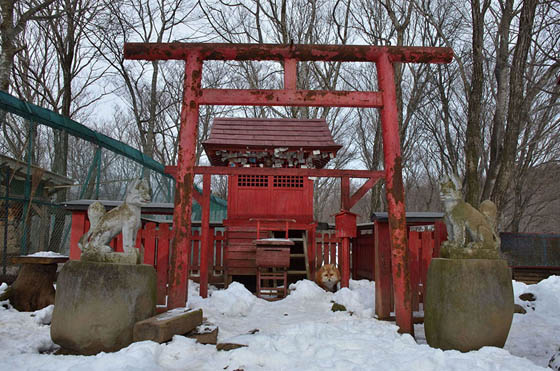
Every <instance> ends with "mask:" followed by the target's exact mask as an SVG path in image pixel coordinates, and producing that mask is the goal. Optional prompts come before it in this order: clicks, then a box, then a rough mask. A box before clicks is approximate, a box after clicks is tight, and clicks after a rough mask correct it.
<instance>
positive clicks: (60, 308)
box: [51, 261, 156, 355]
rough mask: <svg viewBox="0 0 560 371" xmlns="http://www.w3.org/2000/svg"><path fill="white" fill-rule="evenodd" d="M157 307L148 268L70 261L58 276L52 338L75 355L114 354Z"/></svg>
mask: <svg viewBox="0 0 560 371" xmlns="http://www.w3.org/2000/svg"><path fill="white" fill-rule="evenodd" d="M155 307H156V271H155V270H154V268H153V267H152V266H149V265H127V264H107V263H94V262H81V261H71V262H68V263H66V264H65V265H64V267H63V268H62V270H61V272H60V274H59V276H58V280H57V290H56V299H55V307H54V312H53V317H52V323H51V338H52V340H53V341H54V342H55V343H56V344H58V345H60V346H61V347H63V348H65V349H68V350H69V351H72V352H74V353H77V354H84V355H91V354H97V353H99V352H114V351H117V350H119V349H121V348H124V347H126V346H128V345H129V344H131V343H132V331H133V328H134V324H135V323H136V322H138V321H142V320H144V319H146V318H149V317H151V316H153V315H154V313H155Z"/></svg>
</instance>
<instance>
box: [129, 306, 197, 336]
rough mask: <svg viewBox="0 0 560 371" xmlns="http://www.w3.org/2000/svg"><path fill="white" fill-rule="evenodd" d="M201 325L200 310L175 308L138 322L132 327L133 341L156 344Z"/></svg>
mask: <svg viewBox="0 0 560 371" xmlns="http://www.w3.org/2000/svg"><path fill="white" fill-rule="evenodd" d="M201 323H202V309H196V310H191V309H185V308H177V309H173V310H170V311H168V312H165V313H161V314H158V315H157V316H154V317H151V318H148V319H146V320H143V321H140V322H138V323H137V324H135V325H134V341H143V340H152V341H156V342H158V343H163V342H164V341H168V340H170V339H171V338H172V337H173V335H184V334H186V333H187V332H189V331H192V330H193V329H195V328H196V327H197V326H198V325H200V324H201Z"/></svg>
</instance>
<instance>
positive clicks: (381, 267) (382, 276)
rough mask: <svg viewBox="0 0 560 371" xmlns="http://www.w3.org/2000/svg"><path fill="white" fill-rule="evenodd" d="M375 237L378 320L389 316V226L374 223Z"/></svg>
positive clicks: (390, 292) (376, 311)
mask: <svg viewBox="0 0 560 371" xmlns="http://www.w3.org/2000/svg"><path fill="white" fill-rule="evenodd" d="M373 233H374V235H375V314H376V315H377V318H379V319H388V318H389V317H390V316H391V310H392V306H391V295H392V282H391V281H392V279H391V245H390V243H389V225H388V224H387V223H379V222H376V223H375V224H374V230H373Z"/></svg>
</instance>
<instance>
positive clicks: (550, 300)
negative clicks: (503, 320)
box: [504, 276, 560, 367]
mask: <svg viewBox="0 0 560 371" xmlns="http://www.w3.org/2000/svg"><path fill="white" fill-rule="evenodd" d="M528 292H530V293H532V294H534V295H535V297H536V300H535V301H533V302H529V301H523V300H521V299H519V295H521V294H524V293H528ZM513 293H514V297H515V302H516V304H520V305H522V306H523V307H524V308H525V310H526V311H527V313H526V314H517V313H516V314H514V315H513V323H512V325H511V330H510V332H509V336H508V339H507V341H506V344H505V346H504V349H506V350H508V351H509V352H510V353H512V354H515V355H518V356H521V357H525V358H527V359H530V360H531V361H533V362H534V363H536V364H537V365H540V366H543V367H547V366H548V361H549V360H550V358H552V356H553V355H554V354H555V353H556V352H557V351H558V349H559V348H560V309H559V308H560V276H551V277H549V278H547V279H546V280H543V281H541V282H539V283H537V284H535V285H526V284H524V283H522V282H516V281H513Z"/></svg>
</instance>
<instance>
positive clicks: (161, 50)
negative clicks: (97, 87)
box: [124, 42, 453, 63]
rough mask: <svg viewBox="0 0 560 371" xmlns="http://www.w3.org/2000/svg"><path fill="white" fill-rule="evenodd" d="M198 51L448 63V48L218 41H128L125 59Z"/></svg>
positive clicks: (240, 57) (229, 56)
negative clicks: (226, 42)
mask: <svg viewBox="0 0 560 371" xmlns="http://www.w3.org/2000/svg"><path fill="white" fill-rule="evenodd" d="M193 52H197V53H199V55H200V56H201V58H202V59H203V60H223V61H225V60H235V61H256V60H259V61H283V60H286V59H295V60H298V61H331V62H376V61H377V60H378V59H379V57H380V56H382V55H385V54H386V55H388V57H389V60H390V62H400V63H450V62H451V60H452V59H453V50H452V49H451V48H434V47H419V46H414V47H400V46H370V45H286V46H280V45H276V44H220V43H211V44H204V43H181V42H174V43H127V44H125V46H124V56H125V58H126V59H137V60H172V59H176V60H185V59H187V55H188V54H190V53H193Z"/></svg>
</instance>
